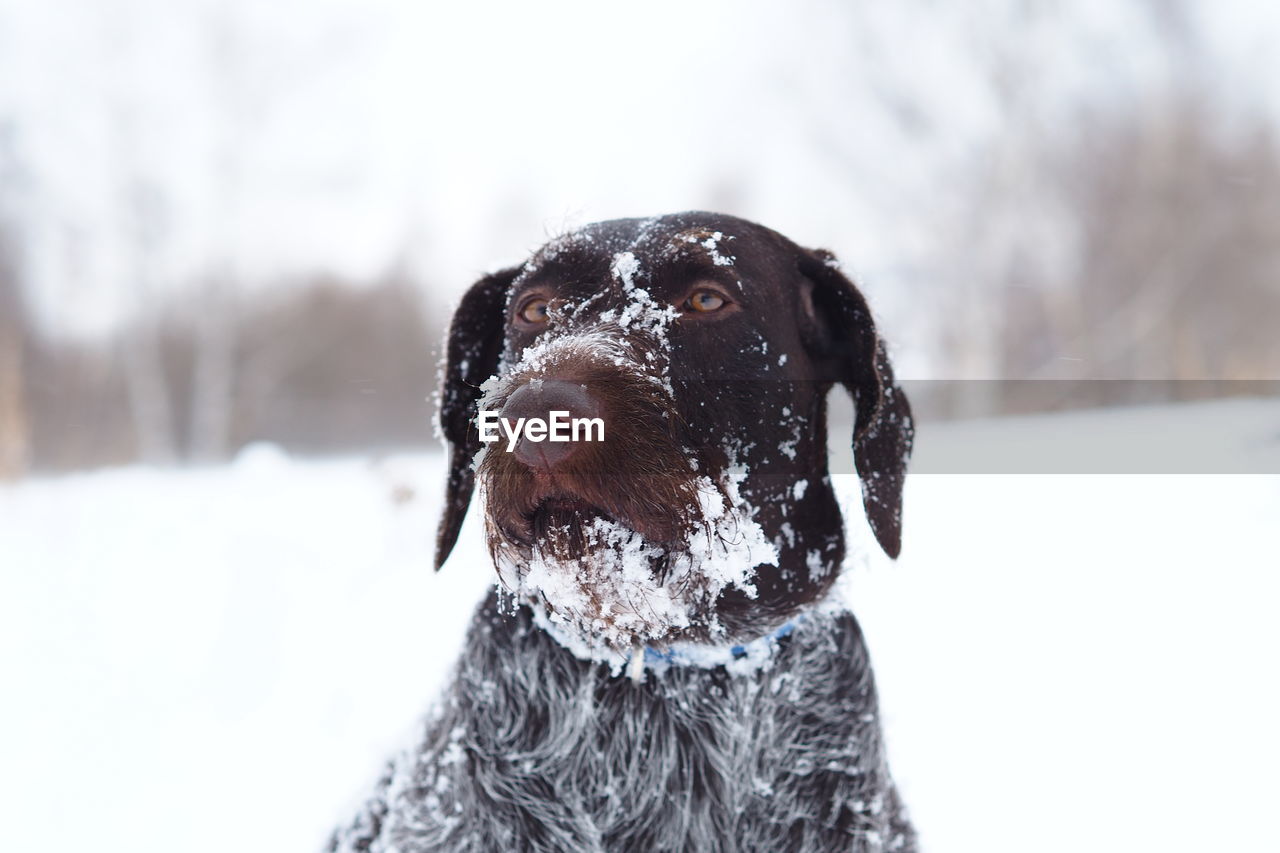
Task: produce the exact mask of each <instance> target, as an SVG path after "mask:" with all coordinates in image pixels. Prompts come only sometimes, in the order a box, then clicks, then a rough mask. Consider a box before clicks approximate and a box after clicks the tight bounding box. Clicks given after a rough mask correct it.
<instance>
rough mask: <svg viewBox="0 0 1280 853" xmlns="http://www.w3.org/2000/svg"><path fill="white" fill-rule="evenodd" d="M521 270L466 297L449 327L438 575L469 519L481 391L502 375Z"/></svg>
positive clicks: (495, 276)
mask: <svg viewBox="0 0 1280 853" xmlns="http://www.w3.org/2000/svg"><path fill="white" fill-rule="evenodd" d="M519 272H520V267H511V268H510V269H505V270H502V271H500V272H495V273H491V274H489V275H487V276H485V277H484V278H482V279H480V280H479V281H477V282H476V283H475V284H473V285H472V286H471V289H470V290H468V291H467V293H466V295H465V296H463V297H462V302H461V303H459V305H458V310H457V311H455V312H453V320H452V321H450V323H449V343H448V350H447V359H446V361H445V368H444V380H443V385H442V387H441V389H440V427H441V429H442V430H443V432H444V437H445V439H446V440H447V441H448V442H449V482H448V486H447V487H446V492H445V500H444V515H443V517H441V519H440V530H439V532H438V533H437V535H436V570H437V571H438V570H439V569H440V567H441V566H443V565H444V561H445V560H447V559H448V558H449V552H450V551H452V550H453V546H454V544H455V543H456V542H457V541H458V531H459V530H461V529H462V521H463V519H464V518H466V517H467V507H468V506H470V504H471V492H472V491H473V490H474V489H475V480H476V474H475V471H474V470H473V469H472V467H471V460H472V459H474V458H475V455H476V454H477V453H479V452H480V435H479V433H478V432H477V431H476V427H475V415H476V401H478V400H479V399H480V385H481V384H482V383H483V382H484V381H485V380H486V379H488V378H489V377H490V376H492V375H493V374H494V373H495V372H496V371H497V369H498V357H499V356H500V355H501V354H502V342H503V337H504V331H505V328H506V307H507V294H508V292H510V290H511V282H512V281H514V280H515V277H516V275H517V274H518V273H519Z"/></svg>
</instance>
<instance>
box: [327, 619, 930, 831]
mask: <svg viewBox="0 0 1280 853" xmlns="http://www.w3.org/2000/svg"><path fill="white" fill-rule="evenodd" d="M329 850H330V851H335V853H336V851H387V853H389V851H399V853H416V851H428V850H431V851H434V850H449V851H659V850H671V851H675V850H679V851H770V853H781V851H819V850H844V851H880V850H886V851H887V850H895V851H913V850H915V836H914V834H913V832H912V830H911V828H910V825H909V824H908V822H907V820H906V816H905V814H904V812H903V809H902V806H901V803H900V802H899V799H898V795H897V792H896V790H895V789H894V786H893V783H892V780H891V779H890V777H889V773H888V770H887V767H886V762H885V755H884V744H883V742H882V736H881V731H880V724H879V719H878V711H877V704H876V694H875V685H874V683H873V679H872V674H871V667H870V663H869V661H868V658H867V651H866V647H865V645H864V643H863V639H862V634H861V631H860V630H859V628H858V625H857V623H856V621H855V620H854V618H853V616H852V615H851V614H849V613H847V612H840V613H821V614H819V613H812V614H810V616H809V618H808V619H806V620H805V622H804V623H803V624H802V625H801V626H800V627H799V628H798V629H797V630H796V631H795V632H794V633H793V634H791V636H789V637H786V638H784V639H783V640H782V641H780V648H779V649H778V650H777V652H776V654H775V656H774V657H773V659H772V661H771V665H768V666H766V667H764V668H762V669H760V670H757V671H755V672H752V673H745V674H730V673H728V672H726V671H725V669H724V668H717V669H711V670H704V669H696V668H692V667H676V668H672V669H670V670H668V671H667V672H665V673H663V674H661V675H655V674H653V673H650V674H648V676H647V677H646V679H645V680H644V681H643V682H639V683H637V682H634V681H632V680H630V679H628V678H626V677H621V676H614V675H611V674H610V672H609V668H608V667H607V666H605V665H604V664H600V663H590V662H586V661H583V660H579V659H578V658H576V657H574V656H573V655H572V654H571V653H569V652H568V651H567V650H565V649H564V648H562V647H561V646H560V645H558V644H557V643H556V642H555V640H553V639H552V638H551V637H550V636H548V635H547V634H546V633H545V632H544V631H542V630H541V629H540V628H538V627H536V626H535V625H533V622H532V616H531V614H530V612H529V611H528V609H527V608H524V607H521V608H519V609H518V610H517V612H516V613H515V614H514V615H512V614H510V613H509V612H508V613H504V612H503V611H502V609H501V608H500V607H499V605H498V601H497V599H496V596H494V595H490V596H489V598H488V600H487V601H486V602H485V603H483V604H482V605H481V607H480V609H479V611H478V612H477V614H476V617H475V620H474V622H473V624H472V626H471V629H470V632H469V635H468V637H467V641H466V644H465V647H464V652H463V655H462V658H461V659H460V661H459V663H458V666H457V670H456V672H455V674H454V676H453V681H452V683H451V685H450V686H449V687H448V689H447V692H446V694H445V696H444V697H443V699H442V701H441V702H440V703H439V705H438V707H437V709H436V711H435V716H434V718H433V719H432V720H431V721H430V723H429V724H428V727H427V732H426V736H425V738H424V740H423V741H422V742H421V744H420V745H419V746H418V747H417V748H416V749H415V750H412V751H410V752H409V753H406V754H405V755H403V756H401V758H400V759H399V760H397V761H395V762H393V763H392V764H391V766H390V767H389V768H388V769H387V772H386V774H385V775H384V777H383V778H382V780H381V781H380V782H379V784H378V787H377V791H376V792H375V794H374V795H373V797H372V798H371V799H370V800H369V802H368V803H367V804H366V806H365V807H364V809H362V810H361V812H360V814H359V815H358V816H357V818H356V819H355V821H354V822H353V823H352V824H351V825H350V827H349V828H347V829H344V830H340V831H338V832H337V833H335V835H334V837H333V839H332V841H331V843H330V847H329Z"/></svg>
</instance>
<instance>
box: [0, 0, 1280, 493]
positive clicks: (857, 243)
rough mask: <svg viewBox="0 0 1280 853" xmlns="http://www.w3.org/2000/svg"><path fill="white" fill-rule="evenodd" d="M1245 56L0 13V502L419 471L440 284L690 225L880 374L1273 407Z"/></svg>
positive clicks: (612, 15) (1162, 6) (1152, 27)
mask: <svg viewBox="0 0 1280 853" xmlns="http://www.w3.org/2000/svg"><path fill="white" fill-rule="evenodd" d="M1278 20H1280V18H1278V16H1276V15H1274V14H1272V13H1270V12H1267V11H1266V9H1265V7H1264V6H1262V5H1260V4H1257V3H1251V2H1244V0H1241V2H1222V3H1212V4H1209V3H1191V2H1176V1H1175V0H1170V2H1158V0H1151V2H1128V3H1114V2H1079V3H1070V4H1055V3H1043V2H1012V0H990V2H982V3H965V4H943V3H935V2H925V0H909V2H902V3H893V4H887V3H886V4H872V3H836V2H800V3H788V4H786V5H785V6H783V5H779V4H765V3H750V2H747V3H741V2H735V3H728V2H708V3H693V4H684V3H666V2H655V3H646V4H639V5H630V6H615V5H612V4H590V3H581V4H552V5H550V6H548V5H547V4H519V3H512V4H501V3H499V4H493V3H486V4H472V5H466V4H429V3H411V2H392V0H373V2H358V3H357V2H347V0H321V1H320V2H305V3H304V2H289V0H286V1H285V2H277V3H269V4H264V3H256V2H240V0H223V2H196V0H191V1H190V2H167V0H166V2H161V1H160V0H155V2H149V0H133V2H128V0H114V2H106V3H103V2H88V0H86V2H74V1H73V0H57V2H47V3H40V4H31V3H21V2H11V0H0V295H2V298H0V305H3V306H4V314H5V320H4V323H3V325H2V326H0V334H2V335H3V341H4V343H3V344H2V345H0V363H3V365H4V369H3V370H0V447H3V453H0V456H2V457H3V458H4V460H5V461H4V464H3V465H0V468H3V469H4V470H7V471H11V472H15V473H16V472H18V471H20V470H24V469H26V468H29V467H31V466H35V467H37V468H44V469H67V468H76V467H83V466H94V465H102V464H116V463H121V462H128V461H136V460H143V461H149V462H171V461H175V460H182V459H194V460H210V459H214V460H216V459H221V458H226V457H228V456H230V455H231V454H233V453H234V452H235V450H236V449H237V448H239V447H241V446H243V445H245V444H246V443H249V442H251V441H254V440H264V439H266V440H272V441H275V442H278V443H281V444H284V445H285V446H288V447H290V448H291V449H295V450H300V451H333V450H351V449H360V448H367V447H369V446H371V445H386V446H405V445H413V444H419V443H422V442H424V441H428V440H429V439H430V435H429V430H428V429H427V421H428V419H429V417H430V407H429V406H428V405H427V404H426V402H425V399H426V397H427V396H428V394H429V392H430V391H431V390H432V386H433V383H434V379H435V365H434V353H435V351H436V348H437V347H438V339H439V336H440V334H441V330H442V329H443V327H444V325H445V323H446V321H447V317H448V310H449V306H450V305H451V304H452V303H453V301H454V300H455V299H456V298H457V296H458V295H459V293H460V292H461V291H462V290H463V289H464V288H465V287H466V286H467V285H468V284H469V283H470V282H471V281H473V280H474V279H475V278H476V277H477V276H478V275H479V274H481V273H482V272H484V271H486V270H490V269H493V268H495V267H497V266H500V265H505V264H508V263H512V262H514V261H516V260H518V259H520V258H521V257H523V256H524V255H525V254H526V253H527V252H528V251H529V250H531V249H532V248H534V247H536V246H537V245H539V244H540V243H541V242H543V241H544V240H545V239H546V238H547V237H548V236H550V235H554V234H556V233H560V232H561V231H563V230H565V229H567V228H570V227H573V226H574V225H578V224H582V223H585V222H589V221H594V220H597V219H604V218H610V217H615V216H634V215H648V214H653V213H662V212H670V211H674V210H681V209H690V208H706V209H713V210H720V211H726V212H730V213H734V214H738V215H741V216H745V217H747V218H751V219H756V220H758V221H761V222H763V223H765V224H767V225H770V226H772V227H774V228H776V229H778V230H780V231H782V232H783V233H786V234H788V235H789V236H791V237H793V238H794V239H796V240H797V241H799V242H801V243H802V244H806V245H810V246H825V247H828V248H831V249H833V250H835V251H836V252H837V254H838V255H839V256H840V257H841V258H842V259H844V261H845V262H846V263H847V265H848V266H849V268H850V269H852V270H853V271H854V273H855V274H856V275H857V277H858V279H859V281H860V283H861V285H862V286H863V288H864V289H865V290H867V291H868V293H869V295H870V299H871V303H872V305H873V306H875V308H876V310H877V312H878V314H879V315H880V319H881V323H882V325H883V327H884V328H885V330H886V333H887V335H888V337H889V339H890V341H891V343H892V345H893V350H894V354H895V358H896V360H897V362H898V364H899V368H900V372H901V373H903V374H904V375H906V376H908V377H912V378H926V379H938V378H948V379H953V378H962V379H986V378H994V377H1003V378H1018V379H1027V378H1030V379H1057V378H1109V379H1135V378H1138V379H1264V378H1276V377H1277V376H1280V344H1278V343H1277V338H1278V337H1280V336H1277V335H1275V334H1274V333H1273V330H1274V319H1275V318H1276V316H1277V315H1278V314H1280V308H1278V306H1280V284H1277V282H1278V281H1280V277H1278V276H1277V269H1280V260H1278V259H1280V154H1278V153H1277V142H1276V132H1275V121H1276V118H1277V116H1278V115H1280V87H1277V86H1276V85H1274V84H1273V83H1272V82H1271V81H1274V80H1277V79H1280V45H1278V44H1277V35H1278V34H1280V26H1277V21H1278ZM960 397H961V398H962V399H960V400H959V401H954V400H953V401H951V402H949V403H948V404H947V405H944V406H941V407H940V410H939V414H941V415H955V414H965V413H966V410H967V409H972V410H973V411H975V412H983V413H989V412H990V411H1000V410H1001V406H1000V401H999V400H992V399H989V395H987V396H984V395H983V394H982V393H978V392H973V393H965V394H962V395H960Z"/></svg>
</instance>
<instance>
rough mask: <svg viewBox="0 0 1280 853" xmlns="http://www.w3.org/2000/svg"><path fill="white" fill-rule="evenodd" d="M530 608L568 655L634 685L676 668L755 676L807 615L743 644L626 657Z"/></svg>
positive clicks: (683, 646)
mask: <svg viewBox="0 0 1280 853" xmlns="http://www.w3.org/2000/svg"><path fill="white" fill-rule="evenodd" d="M529 606H530V609H531V610H532V611H533V621H534V624H535V625H537V626H538V627H539V628H541V629H542V630H543V631H545V632H546V633H547V634H548V635H549V636H550V637H551V638H552V639H553V640H555V641H556V643H558V644H559V645H561V646H563V647H564V648H565V649H567V650H568V651H569V652H571V653H572V654H573V655H574V657H577V658H579V659H582V660H590V661H594V662H597V663H605V664H608V665H609V666H610V668H611V669H612V671H613V674H614V675H620V674H621V673H622V672H623V671H625V672H626V673H627V675H628V676H629V677H630V678H631V680H633V681H643V680H644V673H645V671H646V670H648V671H652V672H654V673H658V674H661V673H663V672H666V671H667V670H668V669H669V668H671V667H675V666H684V667H695V668H698V669H715V668H716V667H719V666H723V667H725V668H726V669H727V670H729V672H730V673H733V674H744V673H749V672H754V671H755V670H757V669H760V668H761V667H763V666H765V665H766V664H767V663H768V662H769V661H770V660H771V659H772V657H773V655H774V653H775V652H776V651H777V650H778V643H779V641H781V640H782V638H783V637H787V636H789V635H790V634H792V633H794V632H795V630H796V628H797V627H799V626H800V625H801V624H803V623H804V622H805V620H806V619H807V617H808V615H809V614H808V613H807V612H805V613H799V614H797V615H796V616H795V617H794V618H792V619H791V620H790V621H788V622H786V623H784V624H782V625H781V626H779V627H778V628H777V629H775V630H774V631H772V632H770V633H768V634H765V635H764V636H762V637H756V638H755V639H754V640H751V641H749V642H746V643H738V644H735V645H710V644H706V643H674V644H672V645H670V646H667V647H665V648H653V647H652V646H643V647H642V648H641V649H639V650H637V651H635V652H632V653H630V654H627V653H622V652H617V651H614V650H612V649H608V648H604V647H600V646H592V645H589V644H588V643H586V642H585V641H583V640H582V639H581V638H579V637H576V636H574V635H573V634H572V633H570V632H568V631H566V630H565V628H564V626H562V625H559V624H557V623H556V622H554V621H552V620H551V619H550V618H548V615H547V613H546V611H545V610H543V608H541V607H539V606H538V605H536V604H532V603H530V605H529Z"/></svg>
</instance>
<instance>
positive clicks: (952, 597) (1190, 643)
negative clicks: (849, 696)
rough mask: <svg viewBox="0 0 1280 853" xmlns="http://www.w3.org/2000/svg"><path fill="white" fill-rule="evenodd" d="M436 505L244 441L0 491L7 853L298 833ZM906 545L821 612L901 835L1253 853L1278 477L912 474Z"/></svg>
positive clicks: (347, 778)
mask: <svg viewBox="0 0 1280 853" xmlns="http://www.w3.org/2000/svg"><path fill="white" fill-rule="evenodd" d="M1268 405H1270V409H1269V411H1270V413H1271V415H1272V416H1273V417H1271V418H1270V423H1271V432H1270V436H1271V437H1270V440H1269V443H1268V442H1267V441H1262V442H1257V449H1258V451H1259V452H1262V453H1266V454H1269V460H1271V461H1268V462H1267V463H1266V466H1263V467H1260V468H1259V470H1270V471H1276V470H1277V467H1276V466H1275V465H1274V459H1275V458H1276V454H1277V451H1278V450H1280V404H1274V403H1272V404H1268ZM1197 411H1199V412H1200V413H1201V414H1203V413H1204V412H1205V411H1206V410H1205V408H1204V407H1203V406H1201V407H1198V409H1197ZM1224 411H1226V409H1224ZM1255 411H1256V410H1255ZM1164 414H1165V415H1166V416H1167V417H1166V420H1167V422H1168V423H1169V424H1174V423H1178V422H1180V421H1181V420H1182V418H1181V414H1182V410H1179V409H1176V408H1169V409H1167V410H1165V411H1164ZM1141 416H1142V417H1146V418H1148V419H1150V417H1151V412H1149V411H1148V412H1146V413H1141ZM1070 417H1071V418H1072V419H1073V421H1072V423H1073V427H1072V429H1073V431H1076V430H1090V431H1096V432H1097V434H1098V435H1106V434H1108V433H1110V432H1114V431H1116V430H1119V429H1123V428H1124V427H1125V424H1131V423H1133V417H1134V415H1132V414H1130V413H1107V414H1096V415H1088V416H1082V415H1073V416H1070ZM1063 422H1064V421H1063V418H1024V419H1020V420H1019V421H1017V422H1014V423H1011V424H1003V425H995V426H992V427H990V429H989V430H988V432H987V435H988V437H990V436H997V437H998V436H1000V435H1001V434H1002V433H1001V431H1003V433H1004V434H1006V435H1008V436H1010V437H1011V439H1018V438H1028V437H1035V436H1037V435H1045V434H1051V433H1052V432H1053V431H1054V430H1056V429H1060V425H1061V424H1062V423H1063ZM973 429H974V426H973V425H965V426H963V427H947V428H942V427H934V428H926V429H924V430H922V432H921V435H920V441H921V443H922V444H921V446H922V448H924V447H926V446H928V444H929V443H930V442H933V441H938V442H945V441H952V443H953V444H954V442H955V440H956V439H955V436H957V435H964V434H965V433H963V430H970V431H972V430H973ZM969 435H972V432H970V433H969ZM965 440H967V439H965ZM1250 440H1251V441H1252V440H1253V439H1250ZM838 479H839V481H840V488H841V489H842V495H843V496H844V500H845V505H846V507H847V508H849V507H854V508H856V506H857V504H856V503H855V502H853V501H854V499H853V495H854V492H855V490H856V481H854V480H853V478H852V477H851V476H841V477H839V478H838ZM442 491H443V470H442V457H441V456H439V455H437V454H423V455H418V456H405V457H391V458H386V459H381V460H360V459H347V460H336V461H306V462H302V461H295V460H290V459H287V458H285V457H284V456H282V455H281V454H279V453H277V452H273V451H271V450H270V449H267V448H257V449H254V450H252V451H250V452H247V453H245V454H244V455H243V456H242V457H241V459H240V460H238V461H237V463H236V464H234V465H231V466H228V467H226V468H217V469H207V470H187V471H181V472H156V471H148V470H140V469H125V470H114V471H106V472H101V473H93V474H83V475H77V476H70V477H64V478H53V479H36V480H31V481H28V482H25V483H23V484H21V485H18V486H10V487H0V642H2V644H3V653H2V654H0V683H2V684H3V705H2V706H0V708H2V710H0V715H2V717H0V721H2V723H3V724H2V725H0V786H2V787H0V804H3V805H0V813H3V815H4V820H3V824H4V830H3V837H4V841H3V844H2V846H3V849H5V850H12V851H23V853H34V851H77V853H79V851H129V853H151V851H155V853H174V851H182V853H188V851H190V853H198V851H227V850H237V851H270V853H290V852H291V851H313V850H315V849H316V848H317V847H319V846H320V844H321V843H322V842H323V840H324V838H325V836H326V834H327V832H328V830H329V828H330V826H331V824H332V823H334V822H335V821H338V820H341V819H345V817H346V816H347V813H348V811H349V810H350V809H352V808H353V807H354V806H355V805H356V803H357V802H358V801H359V800H360V798H361V796H362V795H363V793H364V792H365V791H366V790H367V789H368V787H369V785H370V784H371V783H372V780H373V777H374V774H375V773H376V772H377V771H378V769H379V767H380V765H381V763H382V760H383V759H384V758H385V757H386V756H387V755H389V754H390V753H391V752H392V751H393V750H394V749H396V748H397V747H399V746H400V745H402V744H404V743H405V742H407V741H408V740H410V739H412V737H413V735H414V732H415V729H416V724H417V720H418V718H419V716H420V715H421V714H422V713H423V711H424V710H425V708H426V707H427V705H428V703H429V702H430V701H431V698H432V696H433V695H434V694H435V692H436V690H437V689H438V687H439V685H440V682H441V679H442V678H443V677H444V676H445V674H446V672H447V669H448V667H449V665H450V662H451V659H452V658H453V656H454V654H455V652H456V648H457V645H458V642H459V640H460V638H461V636H462V633H463V630H464V628H465V625H466V623H467V620H468V618H469V616H470V611H471V609H472V608H473V606H474V604H475V602H476V600H477V599H478V598H479V597H480V596H481V595H482V594H483V592H484V590H485V588H486V587H487V585H488V584H489V583H490V582H491V577H490V572H489V570H488V569H487V568H486V565H485V561H484V559H483V556H482V549H481V546H480V538H479V535H478V532H479V531H478V528H477V526H476V524H475V518H474V514H473V517H472V518H471V519H469V521H468V526H467V528H466V530H464V533H463V541H462V544H461V545H460V547H459V549H458V551H456V552H455V555H454V557H453V558H452V559H451V561H450V562H449V564H448V565H447V566H446V567H445V569H444V571H443V572H441V573H440V574H435V573H433V572H432V571H431V567H430V563H431V555H430V546H431V541H432V538H433V534H434V527H435V522H436V519H437V510H438V507H439V504H440V497H441V492H442ZM847 514H848V513H847ZM851 529H852V531H853V535H854V536H855V537H861V539H860V541H861V542H863V543H867V542H869V541H870V539H869V533H868V532H867V531H866V529H865V526H863V525H861V524H852V525H851ZM905 531H906V539H905V546H904V551H903V557H902V559H901V560H900V561H899V562H898V563H897V564H892V563H890V562H889V561H888V560H886V559H884V558H883V557H880V556H877V555H875V554H872V555H870V556H868V557H865V558H862V559H854V560H853V561H852V568H851V571H850V572H849V577H848V583H847V592H846V594H847V595H848V596H849V598H850V600H851V602H852V604H853V607H854V610H855V612H856V613H857V614H858V616H859V618H860V619H861V621H862V623H863V625H864V628H865V630H866V633H867V636H868V638H869V642H870V644H871V649H872V655H873V658H874V660H875V663H876V672H877V675H878V678H879V681H880V689H881V697H882V702H883V707H884V712H885V720H886V725H887V730H888V737H889V746H890V755H891V759H892V766H893V770H894V772H895V775H896V776H897V778H898V780H899V782H900V783H901V786H902V788H903V790H904V794H905V798H906V800H907V802H908V804H909V805H910V806H911V808H912V812H913V815H914V817H915V819H916V822H917V824H918V826H919V829H920V831H921V835H922V841H923V843H924V846H925V849H927V850H930V851H937V853H941V851H975V853H993V851H1010V853H1028V851H1071V853H1078V851H1082V850H1089V851H1135V850H1141V851H1162V852H1164V853H1167V851H1209V850H1232V851H1255V850H1256V851H1275V850H1280V822H1277V821H1276V819H1275V807H1276V803H1277V802H1280V734H1277V731H1278V730H1280V726H1278V725H1277V723H1276V721H1277V720H1280V686H1278V680H1280V679H1278V678H1277V675H1276V673H1277V671H1280V667H1277V664H1276V657H1277V652H1278V651H1280V623H1278V620H1277V618H1276V616H1275V610H1276V608H1277V606H1278V605H1280V595H1277V593H1278V592H1280V542H1278V539H1280V476H1276V475H1274V474H1272V475H1265V476H1264V475H1253V476H1250V475H1233V476H1227V475H1223V476H1212V475H1125V476H1122V475H1089V476H1072V475H1038V476H1033V475H941V474H936V475H916V476H913V477H912V478H911V479H910V480H909V484H908V491H907V503H906V511H905ZM865 547H866V546H865V545H864V548H865Z"/></svg>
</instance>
